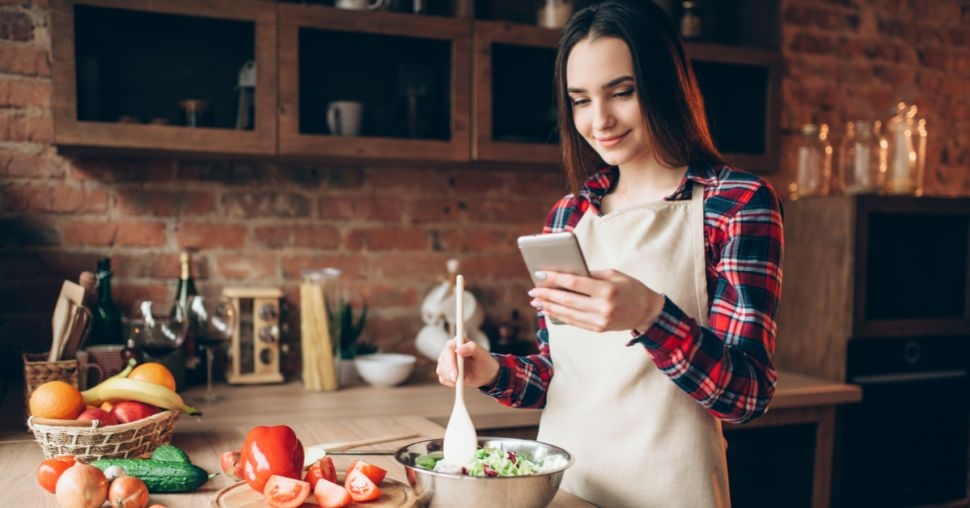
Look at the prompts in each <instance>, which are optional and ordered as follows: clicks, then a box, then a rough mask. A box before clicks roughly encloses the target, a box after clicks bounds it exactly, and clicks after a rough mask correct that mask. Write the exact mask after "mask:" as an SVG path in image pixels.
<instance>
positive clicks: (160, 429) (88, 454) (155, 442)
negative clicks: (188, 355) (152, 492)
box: [27, 411, 180, 462]
mask: <svg viewBox="0 0 970 508" xmlns="http://www.w3.org/2000/svg"><path fill="white" fill-rule="evenodd" d="M179 414H180V412H179V411H162V412H160V413H156V414H154V415H152V416H149V417H148V418H142V419H141V420H137V421H134V422H131V423H122V424H118V425H109V426H106V427H101V426H100V425H99V422H97V421H92V422H74V421H72V420H66V421H65V420H44V419H40V418H34V417H30V418H29V419H28V420H27V426H28V427H30V431H31V432H33V433H34V439H36V440H37V443H39V444H40V447H41V448H42V449H43V450H44V457H45V458H51V457H54V456H57V455H74V456H75V457H76V458H77V459H78V460H80V461H81V462H90V461H92V460H96V459H108V458H111V459H120V458H136V457H143V456H147V455H149V454H151V452H152V451H153V450H154V449H155V448H158V447H159V446H161V445H164V444H168V443H169V441H171V439H172V431H173V430H175V422H176V421H178V418H179ZM79 425H83V426H79Z"/></svg>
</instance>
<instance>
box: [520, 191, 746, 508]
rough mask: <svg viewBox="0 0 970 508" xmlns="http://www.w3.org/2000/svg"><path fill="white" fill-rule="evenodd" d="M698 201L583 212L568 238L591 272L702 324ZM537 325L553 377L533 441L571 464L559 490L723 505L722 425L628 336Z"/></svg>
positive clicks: (604, 497)
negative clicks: (643, 290)
mask: <svg viewBox="0 0 970 508" xmlns="http://www.w3.org/2000/svg"><path fill="white" fill-rule="evenodd" d="M703 195H704V187H703V185H701V184H696V183H695V184H694V187H693V190H692V198H691V199H690V200H689V201H688V200H680V201H663V202H659V203H647V204H643V205H638V206H634V207H630V208H625V209H621V210H615V211H613V212H610V213H609V214H606V215H603V216H599V215H597V213H596V212H590V213H587V214H585V215H584V216H583V217H582V218H581V219H580V221H579V223H578V224H577V225H576V228H575V230H574V232H575V233H576V236H577V237H578V238H579V242H580V245H581V246H582V249H583V253H584V255H585V256H586V261H587V263H588V265H589V267H590V269H591V270H602V269H608V268H613V269H616V270H619V271H621V272H623V273H626V274H627V275H630V276H632V277H634V278H636V279H639V280H641V281H643V283H644V284H646V285H647V286H648V287H650V288H651V289H653V290H655V291H658V292H660V293H663V294H665V295H667V296H668V297H669V298H670V299H671V300H672V301H673V302H674V303H676V304H677V305H678V306H679V307H680V308H681V309H683V310H684V311H685V312H686V313H687V314H688V315H690V316H692V317H693V318H695V319H696V320H697V321H698V322H699V323H700V324H702V325H706V324H707V318H708V303H707V279H706V277H705V269H704V266H705V256H704V198H703ZM546 323H547V325H548V326H549V344H550V349H551V353H552V360H553V364H554V365H555V374H554V376H553V378H552V381H551V383H550V385H549V391H548V394H547V400H546V407H545V409H544V411H543V413H542V419H541V422H540V425H539V440H540V441H545V442H548V443H552V444H555V445H559V446H561V447H563V448H565V449H566V450H568V451H569V452H571V453H572V454H573V457H574V459H575V462H574V464H573V466H572V467H571V468H570V469H569V470H567V471H566V475H565V477H564V478H563V483H562V487H563V488H564V489H565V490H567V491H569V492H571V493H573V494H575V495H577V496H580V497H582V498H583V499H586V500H588V501H590V502H592V503H594V504H596V505H598V506H602V507H607V508H615V507H623V506H630V507H638V508H641V507H642V508H652V507H663V508H672V507H699V508H713V507H717V508H721V507H727V506H729V505H730V498H729V492H728V477H727V461H726V457H725V442H724V438H723V434H722V432H721V424H720V421H718V420H717V419H715V418H714V417H713V416H711V415H710V414H709V413H708V412H707V411H706V410H705V409H704V408H703V407H701V406H700V404H698V403H697V402H696V401H695V400H694V399H692V398H691V397H690V396H689V395H687V394H686V393H685V392H683V391H682V390H681V389H680V388H678V387H677V386H675V385H674V383H673V382H672V381H671V380H670V379H669V378H667V377H666V376H664V375H663V373H661V372H660V371H659V370H658V369H657V367H656V366H654V364H653V362H652V361H651V359H650V356H649V355H648V354H647V352H646V350H645V349H644V348H643V347H642V346H641V345H633V346H627V345H626V344H627V342H629V340H630V332H629V330H621V331H614V332H606V333H594V332H590V331H587V330H583V329H580V328H576V327H573V326H569V325H556V324H552V323H550V322H549V321H547V322H546Z"/></svg>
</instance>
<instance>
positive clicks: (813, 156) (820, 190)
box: [791, 123, 832, 199]
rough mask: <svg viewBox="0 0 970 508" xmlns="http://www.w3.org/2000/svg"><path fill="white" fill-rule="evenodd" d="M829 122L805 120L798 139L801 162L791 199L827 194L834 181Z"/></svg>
mask: <svg viewBox="0 0 970 508" xmlns="http://www.w3.org/2000/svg"><path fill="white" fill-rule="evenodd" d="M828 132H829V127H828V125H826V124H824V123H823V124H805V125H803V126H802V128H801V133H800V134H799V136H798V139H797V141H796V149H795V150H796V151H795V153H796V155H797V161H798V166H797V169H796V175H795V181H794V182H793V183H792V185H791V194H792V196H791V197H792V199H798V198H800V197H805V196H827V195H828V194H829V190H830V188H831V181H832V145H831V143H829V141H828Z"/></svg>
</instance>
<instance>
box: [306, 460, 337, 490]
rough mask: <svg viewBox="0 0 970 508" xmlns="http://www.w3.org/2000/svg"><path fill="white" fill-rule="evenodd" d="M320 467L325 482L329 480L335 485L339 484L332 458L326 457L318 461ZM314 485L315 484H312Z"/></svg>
mask: <svg viewBox="0 0 970 508" xmlns="http://www.w3.org/2000/svg"><path fill="white" fill-rule="evenodd" d="M317 464H318V465H319V466H320V474H321V475H322V478H323V479H324V480H328V481H330V482H333V483H338V482H337V468H336V467H334V465H333V459H332V458H330V457H324V458H322V459H320V460H318V461H317ZM311 485H314V484H311Z"/></svg>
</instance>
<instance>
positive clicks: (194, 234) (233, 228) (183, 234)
mask: <svg viewBox="0 0 970 508" xmlns="http://www.w3.org/2000/svg"><path fill="white" fill-rule="evenodd" d="M176 229H177V231H178V232H177V234H176V241H177V242H178V246H179V248H181V249H202V250H205V249H215V248H220V247H221V248H226V249H239V248H241V247H243V246H244V245H245V244H246V227H245V226H243V225H240V224H219V223H198V222H180V223H179V224H178V225H177V226H176Z"/></svg>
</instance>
